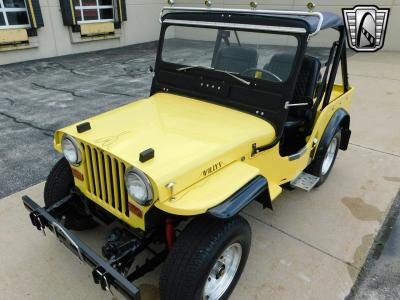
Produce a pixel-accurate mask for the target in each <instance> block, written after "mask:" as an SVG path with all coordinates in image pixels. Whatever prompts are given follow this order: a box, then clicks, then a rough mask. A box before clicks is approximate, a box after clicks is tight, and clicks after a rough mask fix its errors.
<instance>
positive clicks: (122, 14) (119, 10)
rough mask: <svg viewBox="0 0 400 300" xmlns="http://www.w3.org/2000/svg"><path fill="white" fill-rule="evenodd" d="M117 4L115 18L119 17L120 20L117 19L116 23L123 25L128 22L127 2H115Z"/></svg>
mask: <svg viewBox="0 0 400 300" xmlns="http://www.w3.org/2000/svg"><path fill="white" fill-rule="evenodd" d="M114 1H115V2H116V5H115V7H116V13H115V16H118V18H115V23H121V22H124V21H126V20H127V16H126V2H125V0H114Z"/></svg>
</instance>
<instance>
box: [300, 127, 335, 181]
mask: <svg viewBox="0 0 400 300" xmlns="http://www.w3.org/2000/svg"><path fill="white" fill-rule="evenodd" d="M340 140H341V128H338V129H337V130H336V133H335V134H334V136H333V137H332V139H331V140H330V142H329V145H328V147H327V148H326V149H325V150H324V152H323V153H322V155H319V156H318V157H317V158H316V159H315V160H314V161H313V162H312V163H311V165H310V166H309V167H308V168H307V171H308V173H310V174H312V175H315V176H317V177H319V181H318V183H317V186H320V185H322V184H323V183H324V182H325V180H326V179H327V178H328V176H329V174H330V173H331V170H332V168H333V165H334V164H335V161H336V157H337V154H338V151H339V146H340ZM317 151H321V150H320V149H318V150H317Z"/></svg>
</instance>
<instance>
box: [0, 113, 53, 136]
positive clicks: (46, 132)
mask: <svg viewBox="0 0 400 300" xmlns="http://www.w3.org/2000/svg"><path fill="white" fill-rule="evenodd" d="M0 115H1V116H4V117H6V118H8V119H11V120H13V121H14V122H15V123H17V124H23V125H27V126H28V127H30V128H33V129H37V130H40V131H41V132H42V133H43V134H44V135H46V136H50V137H53V135H54V130H51V129H47V128H42V127H39V126H36V125H34V124H32V123H29V122H27V121H20V120H18V119H17V118H16V117H14V116H11V115H9V114H7V113H5V112H0Z"/></svg>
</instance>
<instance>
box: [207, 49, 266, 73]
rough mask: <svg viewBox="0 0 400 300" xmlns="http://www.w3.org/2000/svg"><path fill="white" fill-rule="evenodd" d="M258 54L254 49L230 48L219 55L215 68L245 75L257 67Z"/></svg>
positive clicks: (222, 50) (221, 51)
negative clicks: (247, 71) (245, 72)
mask: <svg viewBox="0 0 400 300" xmlns="http://www.w3.org/2000/svg"><path fill="white" fill-rule="evenodd" d="M257 63H258V53H257V51H256V50H255V49H252V48H243V47H237V46H230V47H226V48H222V49H221V50H219V51H218V53H217V58H216V60H215V65H214V68H216V69H219V70H225V71H229V72H234V73H239V74H240V73H243V72H244V71H246V70H247V69H253V68H256V67H257Z"/></svg>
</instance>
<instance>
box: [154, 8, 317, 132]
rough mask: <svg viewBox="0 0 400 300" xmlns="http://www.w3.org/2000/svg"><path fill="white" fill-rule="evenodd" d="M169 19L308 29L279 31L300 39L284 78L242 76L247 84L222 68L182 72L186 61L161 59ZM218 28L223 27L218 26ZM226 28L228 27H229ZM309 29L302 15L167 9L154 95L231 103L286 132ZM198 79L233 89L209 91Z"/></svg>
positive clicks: (236, 107)
mask: <svg viewBox="0 0 400 300" xmlns="http://www.w3.org/2000/svg"><path fill="white" fill-rule="evenodd" d="M170 19H172V20H180V21H184V20H191V21H195V22H197V21H199V22H202V21H209V22H230V23H235V24H243V25H246V24H247V25H248V24H251V25H268V26H274V27H284V28H287V27H290V28H293V27H297V28H305V33H303V32H301V33H300V32H294V33H293V32H279V33H281V34H290V35H293V36H295V37H297V39H298V46H297V48H298V49H297V53H296V55H295V58H294V65H293V69H292V72H291V74H290V75H289V76H288V78H287V80H286V81H285V82H272V81H267V80H263V79H258V78H248V77H243V78H244V79H245V80H249V81H251V85H249V86H247V85H244V84H242V83H240V82H238V81H237V80H235V79H234V78H229V77H228V76H226V74H223V73H222V72H215V71H213V70H206V69H192V70H191V71H190V72H179V71H177V70H176V69H177V68H179V67H184V65H178V64H173V63H168V62H164V61H162V59H161V58H162V51H163V46H164V36H165V32H166V29H167V28H168V26H169V25H170V24H168V23H167V20H170ZM195 27H202V26H195ZM203 27H204V26H203ZM216 29H224V28H223V27H222V28H221V27H216ZM225 29H228V30H229V28H225ZM251 31H254V32H261V33H263V32H269V31H264V30H262V31H261V30H251ZM309 32H310V27H309V25H308V23H307V22H306V21H304V20H302V19H299V18H290V17H281V16H265V15H257V14H252V15H249V14H239V13H238V14H234V13H232V14H231V15H226V14H223V13H212V12H210V13H208V12H207V13H204V12H201V13H198V12H195V13H187V12H184V13H182V12H173V13H168V14H166V15H164V16H163V22H162V24H161V32H160V39H159V44H158V52H157V57H156V64H155V68H154V71H155V73H154V77H153V84H152V88H151V95H153V94H155V93H158V92H168V93H173V94H177V95H181V96H186V97H191V98H194V99H200V100H204V101H209V102H212V103H216V104H220V105H223V106H227V107H232V108H234V109H237V110H240V111H244V112H247V113H250V114H253V115H255V116H257V117H259V118H263V119H265V120H267V121H268V122H269V123H270V124H271V125H272V126H273V127H274V128H275V130H276V134H277V136H279V135H280V134H281V133H282V132H283V124H284V122H285V121H286V119H287V113H288V110H287V108H285V107H286V106H285V103H286V102H288V101H289V102H290V100H291V99H292V96H293V93H294V88H295V82H296V80H297V75H298V73H299V71H300V65H301V62H302V59H303V56H304V53H305V49H306V48H307V40H308V37H309ZM271 33H277V32H271ZM199 79H202V80H203V79H212V80H217V81H218V82H225V84H226V85H228V87H227V89H228V90H230V91H223V92H225V93H219V94H210V93H208V92H207V91H204V90H200V89H199V88H198V85H197V86H195V84H198V80H199ZM194 81H196V82H194Z"/></svg>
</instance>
